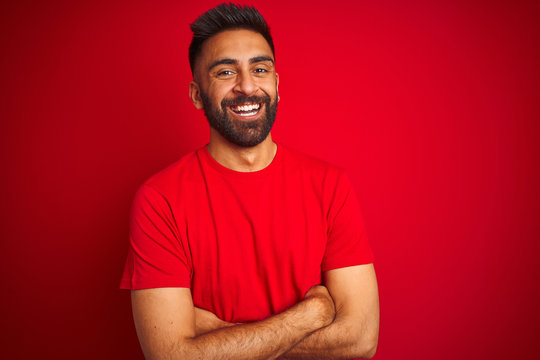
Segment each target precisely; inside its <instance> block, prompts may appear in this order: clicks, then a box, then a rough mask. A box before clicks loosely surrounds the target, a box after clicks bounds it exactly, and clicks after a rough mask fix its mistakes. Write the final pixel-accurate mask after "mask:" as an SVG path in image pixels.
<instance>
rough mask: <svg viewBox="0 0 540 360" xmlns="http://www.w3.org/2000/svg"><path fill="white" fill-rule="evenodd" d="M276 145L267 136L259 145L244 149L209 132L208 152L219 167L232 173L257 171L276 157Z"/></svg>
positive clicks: (217, 134)
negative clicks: (221, 166)
mask: <svg viewBox="0 0 540 360" xmlns="http://www.w3.org/2000/svg"><path fill="white" fill-rule="evenodd" d="M276 151H277V145H276V143H274V142H273V141H272V135H271V134H268V136H267V137H266V139H264V140H263V141H262V142H261V143H260V144H258V145H255V146H253V147H249V148H244V147H241V146H238V145H235V144H232V143H230V142H229V141H227V140H225V139H224V138H223V137H222V136H221V135H220V134H219V133H217V132H216V131H211V132H210V143H209V144H208V152H209V153H210V155H211V156H212V157H213V158H214V159H215V160H216V161H217V162H218V163H220V164H221V165H223V166H225V167H226V168H229V169H231V170H234V171H239V172H253V171H259V170H262V169H264V168H265V167H267V166H268V165H270V163H271V162H272V160H274V156H275V155H276Z"/></svg>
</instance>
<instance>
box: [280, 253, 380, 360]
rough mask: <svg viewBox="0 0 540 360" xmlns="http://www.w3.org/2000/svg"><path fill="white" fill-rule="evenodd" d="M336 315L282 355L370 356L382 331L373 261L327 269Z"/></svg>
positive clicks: (337, 357) (310, 356)
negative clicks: (331, 321) (365, 263)
mask: <svg viewBox="0 0 540 360" xmlns="http://www.w3.org/2000/svg"><path fill="white" fill-rule="evenodd" d="M324 280H325V285H326V286H327V288H328V290H329V291H330V294H331V295H332V298H333V300H334V303H335V305H336V319H335V320H334V322H333V323H332V324H331V325H330V326H327V327H325V328H322V329H320V330H318V331H316V332H314V333H312V334H311V335H309V336H307V337H306V338H304V339H303V340H302V341H301V342H300V343H299V344H297V345H296V346H295V347H294V348H293V349H292V350H290V351H289V352H287V353H286V354H285V355H284V356H283V357H282V359H355V358H362V359H369V358H371V357H373V355H375V351H376V348H377V340H378V335H379V296H378V291H377V279H376V277H375V270H374V268H373V264H369V265H359V266H351V267H347V268H341V269H335V270H330V271H327V272H326V273H325V279H324Z"/></svg>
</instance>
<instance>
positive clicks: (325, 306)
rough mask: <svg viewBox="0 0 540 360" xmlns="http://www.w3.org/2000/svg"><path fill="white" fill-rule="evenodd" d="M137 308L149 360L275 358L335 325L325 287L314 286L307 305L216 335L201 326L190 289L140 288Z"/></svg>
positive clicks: (134, 297)
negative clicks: (308, 336)
mask: <svg viewBox="0 0 540 360" xmlns="http://www.w3.org/2000/svg"><path fill="white" fill-rule="evenodd" d="M132 304H133V317H134V320H135V327H136V329H137V335H138V337H139V341H140V343H141V347H142V349H143V352H144V355H145V357H146V358H147V359H184V358H189V359H231V358H232V359H275V358H277V357H279V356H280V355H282V354H283V353H285V352H286V351H287V350H289V349H290V348H291V347H293V346H294V345H295V344H297V343H298V342H299V341H301V340H302V339H303V338H304V337H305V336H307V335H309V334H310V333H312V332H313V331H316V330H318V329H320V328H322V327H324V326H327V325H328V324H330V323H331V322H332V320H333V319H334V315H335V310H334V304H333V302H332V299H331V298H330V296H329V295H328V292H327V291H326V289H324V287H315V288H313V289H312V290H310V291H309V292H308V293H307V294H306V298H305V299H304V300H303V301H301V302H299V303H298V304H296V305H295V306H293V307H291V308H289V309H287V310H285V311H284V312H282V313H280V314H277V315H274V316H272V317H269V318H267V319H265V320H263V321H259V322H254V323H249V324H242V325H235V326H227V327H224V328H221V329H218V330H214V331H208V330H209V329H210V328H209V327H208V326H209V324H206V325H205V321H202V322H201V323H200V324H201V325H199V326H198V327H197V328H196V326H195V309H194V307H193V301H192V298H191V293H190V290H189V289H187V288H159V289H147V290H135V291H132ZM207 320H208V319H207ZM226 324H227V323H224V325H226ZM205 331H208V332H205ZM197 333H202V335H199V336H197Z"/></svg>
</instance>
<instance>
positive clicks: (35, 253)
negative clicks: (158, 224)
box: [0, 0, 540, 360]
mask: <svg viewBox="0 0 540 360" xmlns="http://www.w3.org/2000/svg"><path fill="white" fill-rule="evenodd" d="M214 4H216V2H214V1H199V2H190V3H182V2H180V1H159V2H158V1H154V2H152V1H114V2H109V1H98V2H96V1H47V2H45V1H35V2H34V3H30V2H28V1H12V2H10V3H6V2H3V3H2V5H1V6H2V8H1V9H0V14H1V15H0V16H1V18H0V20H1V21H0V41H1V43H0V45H1V48H0V49H1V57H0V61H1V62H0V65H1V66H0V74H1V78H0V83H1V85H0V86H1V96H0V116H1V125H0V126H1V127H0V134H1V147H2V149H1V161H2V169H3V170H2V176H1V179H2V180H1V181H2V187H1V191H2V193H1V196H2V202H1V203H2V214H1V215H2V217H1V222H2V223H1V239H2V240H1V242H0V244H1V245H0V246H1V247H0V250H1V254H2V261H1V262H0V263H1V270H2V271H1V274H2V275H1V279H0V280H1V284H2V296H1V304H0V316H1V319H2V328H3V329H4V335H3V336H1V337H0V339H1V340H0V341H1V344H0V345H1V348H0V349H1V350H0V352H1V355H0V356H1V357H2V358H6V359H34V358H35V359H53V358H54V359H128V358H129V359H137V358H142V356H141V354H140V351H139V348H138V343H137V339H136V335H135V331H134V329H133V325H132V319H131V313H130V305H129V294H128V293H127V292H122V291H120V290H118V289H117V287H118V282H119V278H120V275H121V271H122V268H123V262H124V259H125V255H126V250H127V245H128V214H129V208H130V202H131V198H132V196H133V194H134V191H135V190H136V188H137V187H138V185H139V184H140V183H141V182H142V181H144V179H146V178H147V177H148V176H150V175H151V174H153V173H154V172H156V171H158V170H159V169H161V168H163V167H165V166H166V165H167V164H169V163H171V162H173V161H174V160H176V159H177V158H179V157H180V156H181V155H183V154H185V153H187V152H188V151H190V150H192V149H195V148H196V147H199V146H202V145H203V144H205V143H206V141H207V139H208V135H207V133H208V130H207V125H206V120H205V119H204V117H203V115H202V113H200V112H197V111H196V110H195V109H194V108H193V106H192V105H191V104H190V101H189V99H188V96H187V92H188V82H189V81H190V79H191V78H190V72H189V69H188V62H187V47H188V44H189V40H190V31H189V28H188V23H189V22H191V21H192V20H194V19H195V17H196V16H197V15H198V14H200V13H201V12H203V11H204V10H205V9H207V8H209V7H210V6H211V5H214ZM256 5H257V6H258V7H259V9H260V10H261V12H262V13H263V14H264V15H265V16H266V18H267V20H268V21H269V23H270V24H271V26H272V27H273V33H274V37H275V42H276V51H277V53H276V55H277V69H278V72H279V74H280V80H281V82H280V92H281V94H280V95H281V102H280V108H279V111H278V119H277V122H276V126H275V131H274V138H275V139H276V140H278V141H280V142H281V143H283V144H288V145H289V146H292V147H295V148H297V149H301V150H304V151H305V152H307V153H310V154H312V155H315V156H318V157H320V158H323V159H326V160H329V161H331V162H333V163H335V164H337V165H340V166H343V167H346V168H347V169H348V171H349V174H350V176H351V178H352V180H353V182H354V184H355V186H356V188H357V192H358V196H359V198H360V202H361V205H362V207H363V210H364V215H365V218H366V223H367V226H368V233H369V235H370V239H371V242H372V246H373V248H374V250H375V252H376V256H377V260H376V269H377V272H378V278H379V282H380V294H381V310H382V323H381V334H380V343H379V351H378V354H377V355H376V359H380V360H383V359H391V360H394V359H413V358H414V359H418V360H421V359H422V360H423V359H425V360H428V359H429V360H432V359H454V358H460V359H503V358H513V359H537V358H540V347H539V345H538V344H539V343H538V341H537V338H538V335H539V334H540V326H539V324H540V311H539V310H538V305H539V304H540V290H539V285H538V284H539V283H540V281H539V280H540V270H539V265H540V264H539V258H538V254H539V253H540V245H539V242H538V240H539V238H540V236H539V235H540V228H539V223H540V221H539V218H540V217H539V215H540V209H539V204H540V201H539V200H540V199H539V198H540V197H539V184H540V181H539V180H540V171H539V166H538V165H539V159H538V150H539V149H538V144H537V141H538V140H539V134H540V131H539V130H540V125H539V120H540V106H539V99H540V96H539V95H540V86H539V83H540V78H539V75H540V70H539V66H540V60H539V59H540V57H539V56H540V41H539V40H540V26H539V24H540V7H539V5H538V2H534V1H530V2H523V1H473V2H471V1H442V2H441V1H435V2H434V1H419V0H415V1H406V2H402V1H380V2H367V1H359V2H357V1H340V2H323V1H287V2H285V1H258V2H256Z"/></svg>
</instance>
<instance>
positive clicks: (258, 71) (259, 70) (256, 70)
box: [255, 68, 268, 73]
mask: <svg viewBox="0 0 540 360" xmlns="http://www.w3.org/2000/svg"><path fill="white" fill-rule="evenodd" d="M255 72H256V73H265V72H268V70H266V69H264V68H256V69H255Z"/></svg>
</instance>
